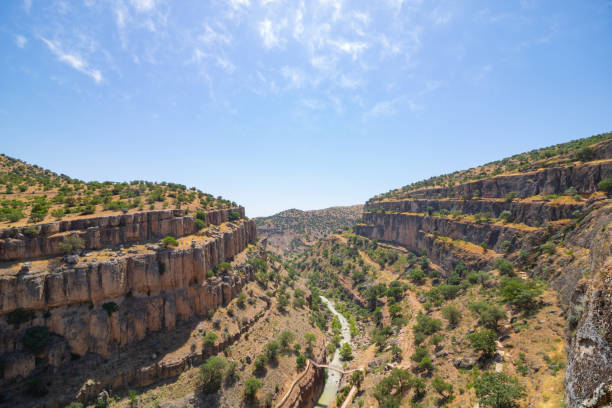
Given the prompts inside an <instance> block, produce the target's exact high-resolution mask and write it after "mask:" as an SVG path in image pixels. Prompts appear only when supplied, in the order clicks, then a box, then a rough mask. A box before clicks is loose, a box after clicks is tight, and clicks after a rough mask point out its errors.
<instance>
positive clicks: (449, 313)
mask: <svg viewBox="0 0 612 408" xmlns="http://www.w3.org/2000/svg"><path fill="white" fill-rule="evenodd" d="M442 316H444V318H445V319H446V320H448V325H449V326H451V327H456V326H457V324H458V323H459V321H460V320H461V311H460V310H459V309H457V308H456V307H455V306H452V305H449V306H445V307H443V308H442Z"/></svg>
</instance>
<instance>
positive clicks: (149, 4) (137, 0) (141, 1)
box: [130, 0, 155, 13]
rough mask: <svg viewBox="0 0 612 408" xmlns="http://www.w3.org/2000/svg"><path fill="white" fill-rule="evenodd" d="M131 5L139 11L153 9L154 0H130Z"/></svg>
mask: <svg viewBox="0 0 612 408" xmlns="http://www.w3.org/2000/svg"><path fill="white" fill-rule="evenodd" d="M130 3H131V4H132V7H134V9H135V10H136V11H138V12H140V13H143V12H149V11H152V10H153V9H155V0H131V1H130Z"/></svg>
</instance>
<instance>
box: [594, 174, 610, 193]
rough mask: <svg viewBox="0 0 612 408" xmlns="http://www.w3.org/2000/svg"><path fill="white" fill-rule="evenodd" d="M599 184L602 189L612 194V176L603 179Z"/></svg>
mask: <svg viewBox="0 0 612 408" xmlns="http://www.w3.org/2000/svg"><path fill="white" fill-rule="evenodd" d="M597 186H598V187H599V189H600V190H601V191H604V192H605V193H606V194H608V195H610V194H611V193H612V177H608V178H605V179H603V180H601V181H600V182H599V184H597Z"/></svg>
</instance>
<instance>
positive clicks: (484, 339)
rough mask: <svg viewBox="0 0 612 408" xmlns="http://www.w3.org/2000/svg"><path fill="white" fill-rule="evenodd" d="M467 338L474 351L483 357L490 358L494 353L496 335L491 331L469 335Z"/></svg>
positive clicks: (485, 330) (486, 330)
mask: <svg viewBox="0 0 612 408" xmlns="http://www.w3.org/2000/svg"><path fill="white" fill-rule="evenodd" d="M467 337H468V339H469V340H470V343H471V344H472V348H473V349H474V351H477V352H478V351H481V352H482V353H483V354H484V355H485V356H490V355H492V354H493V353H494V352H495V340H497V335H496V334H495V332H494V331H493V330H489V329H484V330H481V331H479V332H475V333H470V334H468V336H467Z"/></svg>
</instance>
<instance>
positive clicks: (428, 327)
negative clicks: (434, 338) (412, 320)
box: [413, 312, 442, 336]
mask: <svg viewBox="0 0 612 408" xmlns="http://www.w3.org/2000/svg"><path fill="white" fill-rule="evenodd" d="M441 327H442V322H441V321H439V320H437V319H434V318H433V317H430V316H427V315H425V314H423V313H421V312H419V314H418V315H417V324H415V325H414V328H413V330H414V332H415V333H423V334H424V335H426V336H429V335H430V334H434V333H435V332H437V331H438V330H440V328H441Z"/></svg>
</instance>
